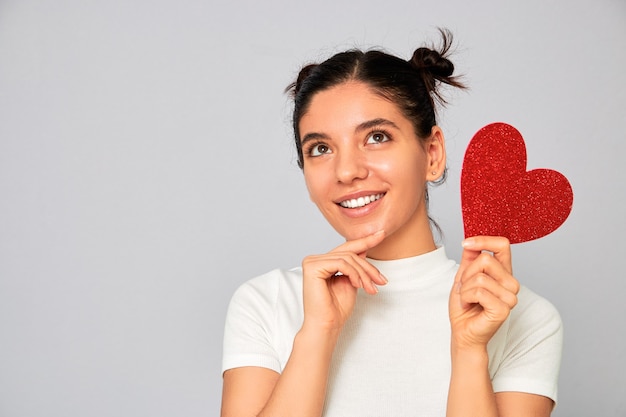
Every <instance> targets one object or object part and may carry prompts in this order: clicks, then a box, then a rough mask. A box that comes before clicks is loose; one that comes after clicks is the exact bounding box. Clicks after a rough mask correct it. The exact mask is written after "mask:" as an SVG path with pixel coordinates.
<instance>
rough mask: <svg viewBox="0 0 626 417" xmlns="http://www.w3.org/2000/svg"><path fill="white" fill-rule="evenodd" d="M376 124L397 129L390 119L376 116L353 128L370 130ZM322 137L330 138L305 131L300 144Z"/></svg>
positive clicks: (356, 130) (322, 138)
mask: <svg viewBox="0 0 626 417" xmlns="http://www.w3.org/2000/svg"><path fill="white" fill-rule="evenodd" d="M378 126H391V127H393V128H396V129H399V127H398V125H396V124H395V123H394V122H392V121H391V120H387V119H383V118H381V117H379V118H376V119H372V120H367V121H365V122H363V123H360V124H359V125H358V126H357V127H356V128H355V129H354V131H355V133H358V132H362V131H364V130H371V129H373V128H375V127H378ZM324 139H326V140H327V139H330V137H329V136H328V135H327V134H325V133H319V132H311V133H307V134H306V135H304V137H303V138H302V141H301V145H304V144H305V143H307V142H310V141H312V140H324Z"/></svg>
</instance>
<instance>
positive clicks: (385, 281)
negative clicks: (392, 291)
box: [380, 274, 389, 284]
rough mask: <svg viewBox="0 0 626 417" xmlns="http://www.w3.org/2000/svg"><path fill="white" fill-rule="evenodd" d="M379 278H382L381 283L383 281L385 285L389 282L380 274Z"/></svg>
mask: <svg viewBox="0 0 626 417" xmlns="http://www.w3.org/2000/svg"><path fill="white" fill-rule="evenodd" d="M380 277H381V278H382V280H383V281H385V284H387V283H388V282H389V280H388V279H387V277H386V276H384V275H383V274H380Z"/></svg>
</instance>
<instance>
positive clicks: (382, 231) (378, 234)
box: [374, 230, 385, 236]
mask: <svg viewBox="0 0 626 417" xmlns="http://www.w3.org/2000/svg"><path fill="white" fill-rule="evenodd" d="M383 233H385V231H384V230H379V231H378V232H376V233H374V236H380V235H382V234H383Z"/></svg>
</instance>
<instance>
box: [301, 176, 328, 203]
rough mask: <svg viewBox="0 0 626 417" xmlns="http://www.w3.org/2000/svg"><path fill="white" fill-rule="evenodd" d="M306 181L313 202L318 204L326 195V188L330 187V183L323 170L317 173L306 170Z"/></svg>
mask: <svg viewBox="0 0 626 417" xmlns="http://www.w3.org/2000/svg"><path fill="white" fill-rule="evenodd" d="M304 182H305V184H306V188H307V190H308V192H309V198H310V199H311V201H312V202H314V203H315V204H318V203H319V202H320V201H322V200H323V199H324V198H323V197H324V196H325V190H327V189H328V184H327V182H326V178H325V176H324V174H323V173H322V172H320V173H315V174H312V173H310V172H305V174H304ZM318 205H319V204H318Z"/></svg>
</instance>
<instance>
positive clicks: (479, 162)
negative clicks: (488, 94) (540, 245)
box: [461, 123, 574, 243]
mask: <svg viewBox="0 0 626 417" xmlns="http://www.w3.org/2000/svg"><path fill="white" fill-rule="evenodd" d="M573 200H574V194H573V193H572V187H571V186H570V184H569V182H568V181H567V178H565V176H563V175H562V174H561V173H559V172H557V171H553V170H550V169H534V170H532V171H526V144H525V143H524V139H523V138H522V135H521V134H520V133H519V132H518V131H517V129H515V128H514V127H513V126H511V125H508V124H506V123H493V124H490V125H487V126H485V127H483V128H482V129H480V130H479V131H478V132H476V134H475V135H474V137H473V138H472V140H471V141H470V144H469V145H468V147H467V150H466V151H465V158H464V160H463V169H462V171H461V206H462V210H463V224H464V227H465V237H470V236H477V235H487V236H505V237H507V238H508V239H509V241H510V242H511V243H521V242H527V241H529V240H534V239H539V238H540V237H543V236H545V235H547V234H549V233H552V232H554V231H555V230H556V229H557V228H558V227H559V226H561V225H562V224H563V222H564V221H565V219H567V216H569V213H570V212H571V210H572V203H573Z"/></svg>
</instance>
